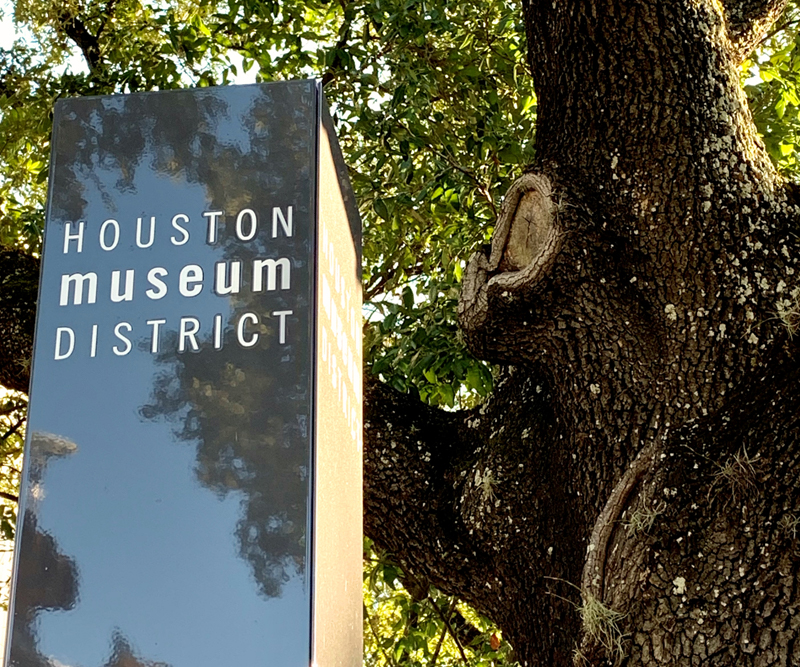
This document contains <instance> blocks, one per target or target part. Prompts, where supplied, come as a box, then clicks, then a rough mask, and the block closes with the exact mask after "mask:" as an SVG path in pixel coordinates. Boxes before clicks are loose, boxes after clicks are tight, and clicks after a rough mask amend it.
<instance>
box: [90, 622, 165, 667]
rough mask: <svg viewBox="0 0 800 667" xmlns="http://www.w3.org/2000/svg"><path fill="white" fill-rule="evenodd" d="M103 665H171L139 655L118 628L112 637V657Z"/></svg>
mask: <svg viewBox="0 0 800 667" xmlns="http://www.w3.org/2000/svg"><path fill="white" fill-rule="evenodd" d="M103 667H169V665H168V664H167V663H166V662H152V661H150V660H142V659H141V658H139V657H137V656H136V653H135V652H134V650H133V647H131V644H130V642H129V641H128V640H127V639H126V638H125V636H124V635H123V634H122V633H121V632H120V631H119V630H117V631H115V632H114V636H113V637H112V639H111V657H110V658H109V659H108V661H106V664H105V665H103Z"/></svg>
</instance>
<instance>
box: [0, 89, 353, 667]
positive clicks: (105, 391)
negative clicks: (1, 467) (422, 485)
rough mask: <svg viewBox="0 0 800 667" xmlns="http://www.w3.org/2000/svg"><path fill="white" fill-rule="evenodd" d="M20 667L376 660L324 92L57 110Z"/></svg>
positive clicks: (343, 265)
mask: <svg viewBox="0 0 800 667" xmlns="http://www.w3.org/2000/svg"><path fill="white" fill-rule="evenodd" d="M42 265H43V269H42V277H41V286H40V295H39V312H38V319H37V328H36V340H35V347H34V366H33V374H32V383H31V405H30V412H29V421H28V443H27V447H28V449H27V455H26V466H25V471H24V482H23V492H22V502H21V508H20V516H21V520H20V527H19V533H18V543H17V553H16V556H15V576H14V583H13V594H12V595H13V597H12V609H11V623H10V629H9V641H8V642H7V644H8V653H7V656H6V665H8V666H9V667H123V666H125V667H131V666H134V665H142V666H143V667H144V666H147V667H219V666H220V665H238V666H241V667H245V666H247V667H251V666H253V667H256V666H258V665H264V666H273V665H274V666H276V667H294V666H295V665H296V666H298V667H301V666H306V665H309V664H315V665H318V666H319V667H328V666H331V667H335V666H342V667H345V666H346V667H351V666H352V665H356V664H360V662H361V633H362V621H361V609H362V604H361V512H362V509H361V508H362V501H361V347H360V345H361V288H360V282H359V276H360V223H359V222H358V215H357V213H356V210H355V206H354V201H353V196H352V192H351V190H350V186H349V181H348V179H347V172H346V169H345V168H344V165H343V163H342V160H341V155H340V153H339V149H338V144H337V142H336V138H335V135H334V133H333V129H332V123H331V121H330V118H329V116H328V115H327V111H326V108H325V104H324V101H323V99H322V92H321V87H320V85H319V84H318V83H317V82H314V81H298V82H287V83H274V84H265V85H254V86H239V87H227V88H206V89H198V90H183V91H168V92H153V93H142V94H134V95H127V96H110V97H96V98H81V99H70V100H61V101H59V102H58V104H57V106H56V110H55V118H54V131H53V153H52V161H51V172H50V194H49V201H48V210H47V228H46V232H45V244H44V251H43V263H42Z"/></svg>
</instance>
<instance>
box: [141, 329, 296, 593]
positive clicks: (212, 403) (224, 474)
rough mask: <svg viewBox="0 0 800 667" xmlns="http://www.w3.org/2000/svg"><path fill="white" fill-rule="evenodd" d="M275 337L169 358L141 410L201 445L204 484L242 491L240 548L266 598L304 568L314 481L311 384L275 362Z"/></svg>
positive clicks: (289, 367) (198, 468)
mask: <svg viewBox="0 0 800 667" xmlns="http://www.w3.org/2000/svg"><path fill="white" fill-rule="evenodd" d="M271 341H272V338H271V337H270V336H263V337H262V339H261V341H260V343H259V345H258V346H257V347H256V348H255V349H249V350H243V349H242V348H240V347H238V346H237V345H236V344H235V343H234V342H233V341H228V344H227V345H226V348H225V349H226V350H228V352H227V353H225V354H222V353H220V352H218V351H216V350H213V349H209V348H208V347H206V348H203V349H201V351H200V352H198V353H196V354H187V355H183V356H181V357H180V358H179V359H178V360H175V359H174V358H171V359H170V358H165V360H164V361H165V363H169V364H170V365H171V369H170V370H169V371H167V372H164V373H163V374H162V375H161V376H160V377H159V378H158V380H157V381H156V383H155V385H154V388H153V400H152V401H151V403H150V404H149V405H147V406H144V407H143V408H142V414H143V415H144V416H145V417H147V418H149V419H154V418H157V417H165V418H167V419H170V420H173V421H175V422H176V433H177V435H178V437H180V438H181V439H183V440H186V441H188V442H192V443H193V444H196V446H197V454H196V458H197V464H196V468H195V473H196V475H197V478H198V479H199V480H200V482H201V483H202V484H203V486H205V487H206V488H208V489H210V490H212V491H214V492H215V493H216V494H217V495H219V496H220V497H222V496H225V495H227V494H229V493H236V492H239V493H241V494H242V509H243V516H242V518H241V519H240V521H239V523H238V525H237V528H236V534H237V538H238V541H239V548H240V554H241V556H242V557H243V558H244V559H246V560H247V562H248V563H250V566H251V567H252V569H253V572H254V575H255V578H256V580H257V581H258V584H259V586H260V588H261V591H262V593H264V594H265V595H267V596H274V595H278V594H279V593H280V589H281V586H282V584H283V583H285V582H286V581H288V579H289V578H290V577H291V576H293V575H295V574H296V573H297V572H302V571H303V570H304V568H305V557H306V538H305V535H306V520H307V517H306V510H307V500H308V499H307V493H308V488H309V487H308V465H309V459H308V457H309V454H308V446H307V442H308V424H307V418H305V417H304V415H303V410H304V409H306V410H307V406H308V396H307V388H306V387H304V386H303V382H302V379H300V381H299V382H298V378H297V371H296V368H295V367H293V365H292V364H280V363H277V362H275V361H272V360H270V356H269V355H270V349H269V348H270V345H271ZM265 355H266V356H265ZM254 359H255V360H256V361H254ZM258 360H260V361H258ZM277 388H280V389H277Z"/></svg>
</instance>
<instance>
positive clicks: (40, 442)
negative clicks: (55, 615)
mask: <svg viewBox="0 0 800 667" xmlns="http://www.w3.org/2000/svg"><path fill="white" fill-rule="evenodd" d="M76 451H78V446H77V445H76V444H75V443H74V442H72V441H71V440H68V439H67V438H64V437H62V436H59V435H53V434H51V433H42V432H35V433H33V435H32V437H31V447H30V457H31V460H30V462H29V472H28V479H29V482H30V487H29V489H30V491H29V498H28V509H27V510H26V512H25V521H24V527H23V530H22V552H23V553H24V554H25V558H21V559H20V561H19V567H18V570H17V594H16V597H15V604H14V637H13V652H12V654H11V660H10V662H9V667H54V666H55V665H56V664H60V663H55V662H53V660H51V659H50V658H48V657H46V656H44V655H42V653H41V652H40V650H39V646H38V644H39V638H38V636H37V632H36V628H37V624H36V618H37V616H38V614H39V613H41V612H43V611H68V610H71V609H74V608H75V606H76V604H77V603H78V599H79V574H80V573H79V571H78V567H77V565H76V563H75V561H74V560H73V559H72V558H70V557H69V556H66V555H65V554H63V553H61V551H60V550H59V547H58V542H56V540H55V538H54V537H53V536H52V535H50V534H49V533H47V532H45V531H42V530H41V529H40V528H39V522H38V519H37V511H36V510H37V507H36V506H37V504H38V500H39V499H40V497H41V493H42V489H41V487H40V483H41V481H42V478H43V476H44V472H45V468H46V467H47V465H48V463H49V462H50V461H51V459H56V458H64V457H66V456H70V455H72V454H74V453H75V452H76ZM104 667H169V665H167V664H166V663H161V662H159V663H156V662H148V661H141V660H139V659H137V658H136V657H135V656H134V653H133V651H132V650H131V647H130V644H129V643H128V641H127V640H126V639H125V638H124V637H123V636H122V634H121V633H119V632H116V633H115V634H114V636H113V637H112V647H111V657H110V658H109V660H108V661H107V662H106V664H105V665H104Z"/></svg>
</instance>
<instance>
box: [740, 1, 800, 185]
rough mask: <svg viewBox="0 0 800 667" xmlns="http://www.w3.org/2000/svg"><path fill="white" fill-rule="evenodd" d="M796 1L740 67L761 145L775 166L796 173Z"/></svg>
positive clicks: (799, 93) (799, 104)
mask: <svg viewBox="0 0 800 667" xmlns="http://www.w3.org/2000/svg"><path fill="white" fill-rule="evenodd" d="M798 28H800V2H798V1H797V0H791V1H790V2H789V5H788V7H787V8H786V11H785V13H784V15H783V17H782V18H781V20H780V21H778V23H777V24H776V26H775V27H774V28H773V29H772V31H771V32H770V33H769V34H768V35H767V36H766V37H765V38H764V40H763V41H762V43H761V45H760V46H759V48H758V49H757V50H756V51H755V53H754V54H753V55H752V56H751V57H750V60H748V61H746V62H745V63H744V65H743V66H742V73H743V79H744V80H745V91H746V93H747V96H748V99H749V101H750V107H751V109H752V111H753V119H754V120H755V122H756V125H757V126H758V130H759V133H760V134H761V136H762V137H763V139H764V144H765V145H766V147H767V150H768V151H769V154H770V155H771V156H772V159H773V160H774V161H775V163H776V164H777V165H778V167H779V168H780V169H781V170H782V171H783V172H784V173H786V175H787V176H788V177H790V178H792V179H797V178H798V176H800V48H798V47H800V32H799V31H798Z"/></svg>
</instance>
